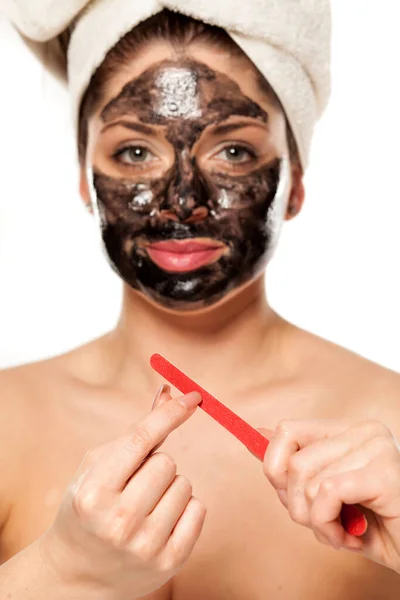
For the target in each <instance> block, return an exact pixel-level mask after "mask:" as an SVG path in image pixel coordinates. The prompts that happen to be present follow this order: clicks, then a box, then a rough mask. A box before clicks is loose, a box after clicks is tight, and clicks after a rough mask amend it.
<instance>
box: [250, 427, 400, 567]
mask: <svg viewBox="0 0 400 600" xmlns="http://www.w3.org/2000/svg"><path fill="white" fill-rule="evenodd" d="M261 431H262V432H263V433H264V434H265V435H266V437H268V438H269V439H270V440H271V441H270V444H269V446H268V450H267V452H266V455H265V460H264V472H265V475H266V476H267V477H268V479H269V481H270V482H271V483H272V485H273V486H274V487H275V489H276V491H277V492H278V496H279V498H280V500H281V502H282V503H283V505H284V506H285V507H286V508H287V509H288V511H289V514H290V516H291V518H292V519H293V521H295V522H296V523H300V524H301V525H305V526H306V527H309V528H311V529H312V530H313V532H314V534H315V536H316V538H317V539H318V540H319V541H320V542H322V543H324V544H329V545H331V546H333V547H334V548H336V549H340V548H345V549H348V550H353V551H354V552H358V553H360V554H364V555H365V556H367V557H369V558H370V559H372V560H374V561H375V562H378V563H381V564H383V565H385V566H387V567H389V568H391V569H393V570H395V571H397V572H398V573H400V449H399V444H398V442H397V441H396V439H395V438H394V437H393V435H392V433H391V432H390V430H389V429H388V428H387V427H386V426H385V425H384V424H383V423H380V422H378V421H366V422H363V423H358V424H354V422H350V421H344V420H310V421H302V420H294V421H282V422H281V423H279V425H278V426H277V428H276V430H275V431H274V432H273V433H272V432H269V431H267V430H261ZM343 503H345V504H359V505H361V506H362V507H364V508H365V509H367V510H365V511H364V512H365V514H367V518H368V530H367V533H366V534H364V536H362V538H355V537H353V536H351V535H349V534H347V533H346V532H345V531H344V529H343V527H342V526H341V524H340V519H339V514H340V510H341V507H342V504H343ZM370 511H372V512H370Z"/></svg>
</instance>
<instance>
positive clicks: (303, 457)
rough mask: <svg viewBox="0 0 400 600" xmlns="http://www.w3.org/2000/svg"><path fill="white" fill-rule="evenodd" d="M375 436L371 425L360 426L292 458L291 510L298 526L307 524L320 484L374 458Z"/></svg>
mask: <svg viewBox="0 0 400 600" xmlns="http://www.w3.org/2000/svg"><path fill="white" fill-rule="evenodd" d="M374 432H375V429H373V428H372V427H370V426H369V425H368V424H365V423H361V424H357V425H356V426H354V427H352V428H350V429H348V430H346V431H345V432H342V433H340V434H337V435H333V436H331V437H329V438H327V439H324V440H320V441H317V442H315V443H312V444H310V445H309V446H307V447H305V448H303V449H301V450H299V451H298V452H296V453H295V454H294V455H292V456H291V457H290V458H289V463H288V483H287V486H288V487H287V491H288V509H289V513H290V515H291V517H292V519H293V520H294V521H295V522H296V523H301V524H303V525H307V524H308V522H309V503H310V500H312V499H313V498H314V497H315V494H316V493H317V491H318V485H319V481H321V480H323V479H325V478H326V476H328V475H331V474H334V475H336V474H337V473H340V472H341V471H344V470H353V469H358V468H361V467H364V466H365V465H366V464H367V462H368V461H369V460H371V459H372V458H373V457H374V454H373V451H374V449H375V445H376V444H375V442H374V440H375V439H377V438H372V441H371V435H372V434H373V433H374ZM370 446H371V448H370ZM310 482H311V483H310Z"/></svg>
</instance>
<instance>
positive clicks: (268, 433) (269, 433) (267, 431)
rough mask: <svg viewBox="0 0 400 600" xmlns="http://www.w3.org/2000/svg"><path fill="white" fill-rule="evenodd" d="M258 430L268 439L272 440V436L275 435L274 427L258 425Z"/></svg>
mask: <svg viewBox="0 0 400 600" xmlns="http://www.w3.org/2000/svg"><path fill="white" fill-rule="evenodd" d="M257 431H259V432H260V433H261V435H263V436H264V437H266V438H267V440H270V439H271V438H272V436H273V435H274V430H273V429H265V428H264V427H257Z"/></svg>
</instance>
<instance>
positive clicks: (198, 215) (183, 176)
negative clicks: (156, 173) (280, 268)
mask: <svg viewBox="0 0 400 600" xmlns="http://www.w3.org/2000/svg"><path fill="white" fill-rule="evenodd" d="M129 114H130V115H134V116H135V117H136V119H138V122H139V123H143V124H150V125H162V126H164V127H165V128H166V129H165V131H166V137H167V140H168V141H169V143H170V144H171V145H172V146H173V148H174V150H175V162H174V164H173V166H172V167H171V168H170V170H169V171H168V172H167V173H165V174H164V175H163V176H162V177H160V178H157V179H154V180H149V179H148V178H146V179H143V181H137V180H135V181H134V182H133V181H132V180H131V179H116V178H113V177H109V176H107V175H105V174H104V173H102V172H101V171H100V170H99V169H97V168H96V165H94V167H93V168H89V169H88V174H89V177H91V179H92V183H93V185H92V203H93V207H94V209H95V211H96V213H97V214H98V216H99V219H100V223H101V228H102V238H103V242H104V246H105V249H106V252H107V254H108V257H109V259H110V261H111V263H112V265H113V267H114V268H115V269H116V271H117V272H118V273H119V274H120V276H121V277H122V278H123V279H124V281H125V282H126V283H128V284H129V285H130V286H131V287H133V288H134V289H137V290H140V291H141V292H143V293H144V294H145V295H147V296H149V297H151V298H152V299H153V300H154V301H156V302H157V303H159V304H161V305H163V306H165V307H168V308H172V309H177V310H194V309H199V308H203V307H206V306H209V305H211V304H214V303H216V302H217V301H218V300H220V299H221V298H223V297H224V296H225V295H226V294H227V293H228V292H229V291H231V290H234V289H237V288H238V287H240V286H242V285H243V284H244V283H246V282H248V281H249V280H251V279H252V278H254V277H256V276H257V275H259V274H260V272H261V271H262V269H263V268H264V267H265V264H266V262H267V261H268V259H269V257H270V255H271V252H272V250H273V248H274V246H275V243H276V240H277V237H278V233H279V229H280V225H281V223H282V221H283V216H284V211H285V204H286V200H287V196H288V190H287V187H288V186H287V183H288V180H289V177H288V161H287V159H286V158H283V159H282V158H278V157H276V158H275V159H273V160H271V161H270V162H269V163H268V164H264V165H263V166H262V167H259V168H257V169H256V170H253V171H251V172H250V173H247V174H246V175H240V176H238V175H233V174H228V173H226V172H217V171H213V172H211V173H210V172H202V170H201V169H200V168H199V165H198V164H197V162H196V159H195V157H193V155H192V148H193V146H194V144H195V143H196V142H197V140H198V139H199V138H200V136H201V134H202V132H203V131H204V129H205V128H206V127H207V126H209V125H217V124H218V123H220V122H222V121H225V120H227V119H228V118H229V117H231V116H233V115H234V116H238V115H239V116H243V117H252V118H254V119H259V120H261V121H263V122H267V120H268V115H267V114H266V113H265V112H264V111H263V109H262V108H261V107H260V106H258V105H257V104H256V103H255V102H253V101H252V100H250V99H249V98H248V97H246V96H245V95H243V93H242V91H241V89H240V87H239V86H238V85H237V84H236V83H235V82H233V81H232V80H231V79H230V78H229V77H227V76H226V75H223V74H221V73H218V72H214V71H212V70H211V69H209V68H208V67H207V66H205V65H203V64H201V63H198V62H194V61H180V62H179V63H177V62H173V63H172V62H169V61H168V62H167V61H166V62H164V63H161V64H159V65H157V66H156V67H154V68H152V69H149V70H148V71H145V72H144V73H143V74H142V75H141V76H140V77H138V78H137V79H135V80H133V81H131V82H130V83H128V84H127V85H126V86H125V87H124V88H123V90H122V91H121V93H120V94H119V95H118V96H117V97H116V98H115V99H113V100H112V101H111V102H110V103H109V104H108V105H107V106H106V107H105V109H104V110H103V112H102V118H103V120H104V122H105V123H108V122H111V121H114V120H116V119H118V118H122V117H123V116H125V117H126V116H127V115H129ZM232 145H234V144H232ZM135 179H136V178H135ZM199 238H200V243H201V242H202V241H204V240H208V241H209V242H210V240H211V241H212V240H213V241H215V242H216V243H217V244H218V245H219V249H218V250H217V251H216V252H217V253H216V257H215V260H213V262H212V263H211V264H208V263H207V264H204V265H201V266H199V267H196V268H192V267H191V270H187V271H185V272H182V271H180V272H174V269H172V271H171V270H168V269H166V268H165V265H164V266H163V267H160V264H159V263H158V262H157V261H155V260H154V256H152V257H151V256H150V254H151V252H149V245H150V246H151V245H152V244H156V245H157V243H158V242H162V241H171V240H193V241H194V242H196V240H197V241H199Z"/></svg>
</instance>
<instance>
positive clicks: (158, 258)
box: [146, 239, 226, 273]
mask: <svg viewBox="0 0 400 600" xmlns="http://www.w3.org/2000/svg"><path fill="white" fill-rule="evenodd" d="M225 250H226V246H225V244H222V243H221V242H215V241H214V240H210V239H190V240H168V241H164V242H156V243H154V244H149V245H146V251H147V254H148V256H149V258H150V259H151V260H152V261H153V262H154V263H155V264H156V265H157V266H158V267H160V268H161V269H163V270H164V271H168V272H170V273H187V272H190V271H195V270H196V269H200V268H201V267H204V266H206V265H209V264H211V263H213V262H216V261H217V260H219V259H220V258H221V256H222V255H223V254H224V252H225Z"/></svg>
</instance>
